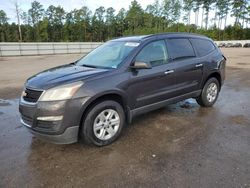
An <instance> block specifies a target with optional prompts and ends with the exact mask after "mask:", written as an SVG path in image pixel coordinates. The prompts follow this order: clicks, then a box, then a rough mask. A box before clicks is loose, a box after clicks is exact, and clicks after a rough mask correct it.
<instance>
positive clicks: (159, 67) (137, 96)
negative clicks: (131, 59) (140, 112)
mask: <svg viewBox="0 0 250 188" xmlns="http://www.w3.org/2000/svg"><path fill="white" fill-rule="evenodd" d="M135 61H139V62H148V63H150V64H151V66H152V68H151V69H138V70H135V71H131V79H130V83H129V86H128V93H129V96H132V98H131V99H130V100H129V101H130V103H131V104H130V105H131V106H132V108H133V109H134V108H139V107H142V106H145V105H149V104H154V103H157V102H160V101H163V100H166V99H169V98H172V97H174V90H175V89H174V88H175V87H176V86H175V72H174V64H173V63H169V62H168V53H167V50H166V43H165V41H164V40H158V41H155V42H151V43H149V44H147V45H146V46H145V47H144V48H143V49H142V50H141V51H140V52H139V54H138V55H137V56H136V58H135Z"/></svg>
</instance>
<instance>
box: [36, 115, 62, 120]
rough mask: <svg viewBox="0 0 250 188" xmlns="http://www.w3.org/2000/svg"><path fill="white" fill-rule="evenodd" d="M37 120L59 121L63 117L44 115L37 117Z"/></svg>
mask: <svg viewBox="0 0 250 188" xmlns="http://www.w3.org/2000/svg"><path fill="white" fill-rule="evenodd" d="M36 119H37V120H39V121H60V120H62V119H63V116H44V117H37V118H36Z"/></svg>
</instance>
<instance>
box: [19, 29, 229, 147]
mask: <svg viewBox="0 0 250 188" xmlns="http://www.w3.org/2000/svg"><path fill="white" fill-rule="evenodd" d="M225 64H226V58H225V57H224V55H223V54H222V53H221V51H220V50H219V49H218V47H217V46H216V45H215V44H214V42H213V41H212V40H211V39H209V38H207V37H205V36H201V35H195V34H188V33H166V34H156V35H146V36H134V37H124V38H118V39H114V40H111V41H108V42H106V43H104V44H103V45H101V46H100V47H98V48H96V49H95V50H93V51H92V52H90V53H89V54H88V55H87V56H85V57H83V58H81V59H79V60H77V61H76V62H74V63H70V64H68V65H63V66H59V67H55V68H52V69H49V70H47V71H43V72H41V73H38V74H36V75H34V76H32V77H30V78H29V79H28V80H27V81H26V83H25V87H24V91H23V93H22V96H21V98H20V105H19V111H20V113H21V123H22V124H23V125H24V126H25V127H27V129H28V130H29V131H30V132H31V133H33V134H34V135H36V136H37V137H39V138H41V139H43V140H46V141H49V142H53V143H59V144H68V143H74V142H77V141H78V139H79V138H80V139H83V140H84V141H85V142H87V143H92V144H95V145H97V146H104V145H107V144H110V143H112V142H113V141H115V140H116V139H117V138H118V137H119V136H120V134H121V132H122V129H123V128H124V126H125V124H126V123H130V122H131V121H132V119H133V118H134V117H135V116H137V115H139V114H142V113H146V112H149V111H152V110H155V109H158V108H161V107H164V106H166V105H168V104H171V103H176V102H178V101H181V100H184V99H188V98H195V99H196V101H197V103H198V104H199V105H200V106H203V107H211V106H213V105H214V103H215V102H216V100H217V98H218V96H219V92H220V91H221V87H222V85H223V82H224V79H225Z"/></svg>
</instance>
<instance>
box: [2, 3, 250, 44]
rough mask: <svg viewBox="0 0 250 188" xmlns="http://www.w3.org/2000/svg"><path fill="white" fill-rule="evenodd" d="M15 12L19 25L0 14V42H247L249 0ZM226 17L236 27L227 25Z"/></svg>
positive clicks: (33, 6) (37, 6)
mask: <svg viewBox="0 0 250 188" xmlns="http://www.w3.org/2000/svg"><path fill="white" fill-rule="evenodd" d="M15 10H16V17H17V23H9V21H8V20H9V19H8V17H7V15H6V13H5V12H4V11H3V10H0V42H17V41H23V42H64V41H66V42H67V41H69V42H75V41H77V42H79V41H83V42H86V41H88V42H89V41H107V40H109V39H111V38H115V37H120V36H127V35H144V34H152V33H162V32H193V33H199V34H204V35H207V36H208V37H211V38H213V39H214V40H232V39H250V28H249V25H250V2H249V0H162V1H159V0H155V2H154V3H153V4H150V5H148V6H147V7H146V9H143V8H142V7H141V5H140V4H139V3H138V2H137V1H136V0H134V1H132V2H131V5H130V6H129V9H128V10H125V9H124V8H122V9H120V10H119V11H118V12H117V13H116V10H115V9H114V8H112V7H109V8H107V9H105V8H104V7H103V6H101V7H99V8H97V9H96V10H95V11H94V12H92V11H91V10H90V9H89V8H88V7H86V6H83V7H82V8H80V9H74V10H72V11H70V12H66V11H65V10H64V9H63V7H61V6H53V5H50V6H49V7H48V8H47V9H44V6H43V5H42V4H41V3H40V2H38V1H33V2H32V3H31V7H30V9H29V10H28V11H27V12H24V11H21V10H20V8H19V6H18V4H15ZM212 13H213V14H212ZM192 14H194V15H195V16H194V17H195V23H194V24H191V21H190V19H191V15H192ZM229 17H232V18H233V19H234V23H233V24H231V25H229V26H228V25H227V21H228V18H229ZM20 20H21V21H20Z"/></svg>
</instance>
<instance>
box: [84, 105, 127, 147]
mask: <svg viewBox="0 0 250 188" xmlns="http://www.w3.org/2000/svg"><path fill="white" fill-rule="evenodd" d="M111 116H112V117H111ZM124 124H125V114H124V110H123V108H122V106H121V105H120V104H119V103H118V102H115V101H111V100H107V101H102V102H99V103H97V104H95V105H93V106H92V107H91V108H90V109H89V110H88V111H87V114H86V116H85V119H84V121H83V123H82V129H81V132H80V134H81V138H83V139H84V141H85V142H86V143H88V144H94V145H96V146H105V145H108V144H111V143H112V142H114V141H115V140H116V139H117V138H118V137H119V136H120V134H121V132H122V129H123V127H124Z"/></svg>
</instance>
